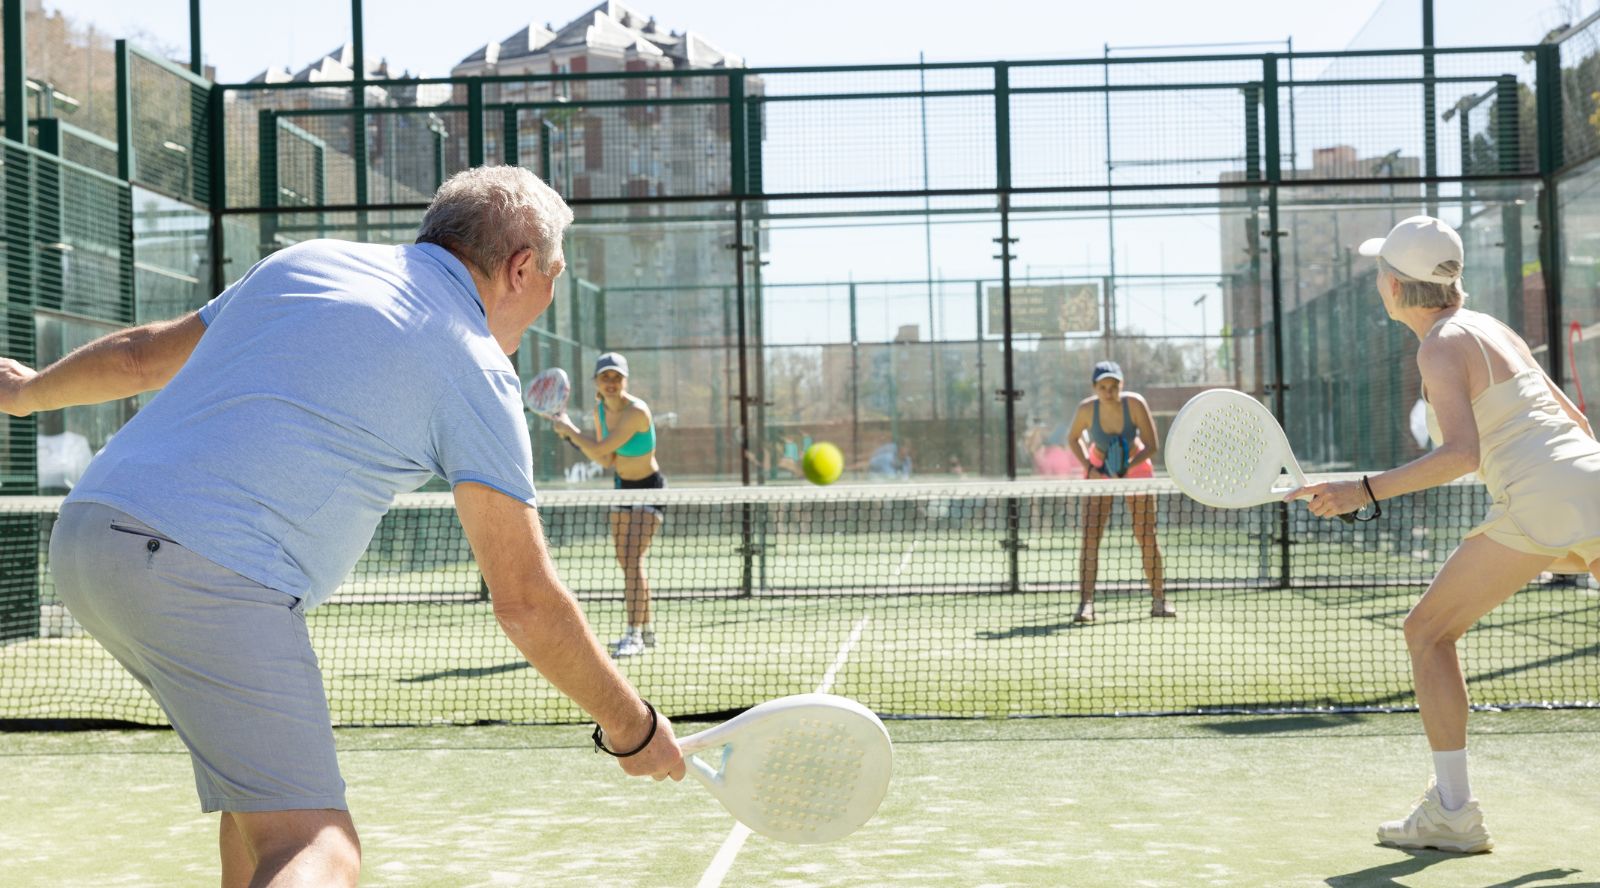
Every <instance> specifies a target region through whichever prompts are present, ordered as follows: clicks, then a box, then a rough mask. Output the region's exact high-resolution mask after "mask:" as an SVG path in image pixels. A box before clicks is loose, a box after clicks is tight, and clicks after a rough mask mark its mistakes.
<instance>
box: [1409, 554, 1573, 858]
mask: <svg viewBox="0 0 1600 888" xmlns="http://www.w3.org/2000/svg"><path fill="white" fill-rule="evenodd" d="M1550 560H1551V559H1550V558H1549V556H1546V555H1530V554H1527V553H1525V552H1519V551H1516V550H1515V549H1510V548H1507V547H1505V546H1502V545H1500V544H1499V543H1496V542H1495V541H1493V540H1491V539H1489V538H1488V537H1486V536H1483V535H1478V536H1472V537H1468V538H1467V539H1466V540H1465V541H1463V542H1462V543H1461V546H1460V548H1458V549H1456V551H1455V553H1454V554H1452V555H1451V556H1450V558H1449V559H1448V560H1447V561H1446V562H1445V564H1444V567H1443V568H1441V569H1440V570H1439V575H1438V576H1436V577H1435V578H1434V580H1433V583H1432V584H1431V585H1429V587H1428V591H1427V592H1426V593H1424V594H1423V596H1422V598H1421V600H1419V601H1418V602H1417V604H1416V607H1414V608H1412V609H1411V613H1410V614H1409V615H1407V616H1406V621H1405V635H1406V647H1407V648H1408V649H1409V650H1410V652H1411V674H1412V679H1413V681H1414V682H1415V684H1416V691H1417V709H1418V711H1419V712H1420V713H1421V715H1422V724H1423V728H1424V729H1425V730H1426V731H1427V734H1428V745H1429V746H1430V747H1432V749H1433V758H1434V774H1435V776H1434V782H1433V784H1432V785H1430V786H1429V787H1428V790H1427V792H1426V793H1425V794H1424V795H1423V797H1422V800H1421V802H1420V803H1419V804H1418V805H1417V807H1416V809H1415V810H1413V811H1412V812H1411V815H1410V816H1409V817H1407V818H1406V819H1405V820H1397V821H1390V822H1388V823H1384V824H1382V825H1380V826H1379V827H1378V840H1379V841H1380V842H1382V843H1383V844H1385V845H1396V846H1399V847H1403V848H1439V849H1441V850H1446V851H1462V852H1475V851H1487V850H1489V849H1490V848H1491V847H1493V845H1494V843H1493V841H1492V840H1491V839H1490V838H1489V831H1488V830H1487V829H1486V828H1485V827H1484V824H1483V813H1482V811H1481V810H1480V809H1479V808H1478V803H1477V800H1476V799H1474V798H1473V797H1472V787H1471V784H1470V783H1469V782H1468V780H1467V762H1466V750H1467V712H1468V698H1467V683H1466V679H1465V678H1463V677H1462V674H1461V661H1460V659H1459V658H1458V657H1457V655H1456V640H1457V639H1459V638H1461V636H1463V635H1465V634H1466V632H1467V629H1469V628H1470V627H1471V626H1472V624H1473V623H1476V622H1477V621H1478V620H1479V619H1480V618H1482V617H1483V615H1484V614H1487V613H1488V612H1489V611H1491V610H1494V609H1495V608H1496V607H1498V606H1499V605H1500V604H1501V603H1502V602H1504V601H1505V600H1506V599H1508V598H1510V597H1511V596H1512V595H1514V594H1515V593H1516V592H1517V590H1519V589H1521V588H1522V587H1523V586H1525V585H1527V583H1528V582H1529V581H1530V580H1532V579H1533V578H1534V577H1536V576H1538V575H1539V571H1541V570H1543V569H1544V568H1545V567H1547V566H1549V564H1550Z"/></svg>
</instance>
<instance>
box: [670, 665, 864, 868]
mask: <svg viewBox="0 0 1600 888" xmlns="http://www.w3.org/2000/svg"><path fill="white" fill-rule="evenodd" d="M713 732H719V733H720V734H721V736H720V737H717V738H713V745H712V747H711V748H710V749H709V750H708V751H707V752H706V754H705V755H702V756H701V757H699V758H696V759H692V760H691V761H690V771H691V773H693V774H695V776H696V777H698V778H699V779H700V780H701V782H703V783H705V784H706V785H707V786H708V787H709V788H710V789H711V791H712V792H713V793H714V794H716V796H717V798H718V799H719V800H720V801H721V802H722V804H723V806H724V807H726V808H727V809H728V812H729V813H730V814H732V815H733V816H734V817H736V818H738V820H739V821H740V822H741V823H743V824H744V825H746V826H748V827H750V829H752V830H753V831H755V832H758V833H760V834H762V835H764V836H768V837H770V838H774V839H779V840H781V841H785V842H797V843H803V844H810V843H816V842H831V841H833V840H835V839H840V838H843V837H844V836H847V835H849V834H850V833H852V832H855V830H856V829H857V828H858V827H860V826H861V825H862V824H863V823H866V822H867V821H868V820H870V819H871V818H872V815H873V814H874V813H876V812H877V810H878V805H879V804H880V803H881V802H882V801H883V797H884V795H885V794H886V793H887V792H888V790H889V777H890V772H891V770H892V768H893V759H894V753H893V747H892V745H891V744H890V742H889V734H888V732H887V731H886V730H884V727H883V723H882V722H881V721H879V720H878V717H877V716H875V715H873V714H872V713H871V712H870V711H869V710H867V709H866V708H865V707H863V706H861V705H860V704H858V703H856V702H854V701H853V700H848V699H845V698H843V697H834V696H831V695H827V694H803V695H799V696H797V697H786V698H783V699H781V700H773V701H771V702H768V703H763V704H762V705H761V706H757V707H756V708H754V709H751V710H750V711H749V712H746V713H744V714H743V715H741V716H739V717H738V718H736V719H734V720H733V721H730V722H729V723H727V724H725V725H722V726H721V727H718V728H713V729H711V731H707V732H704V733H703V734H700V735H696V736H695V737H691V738H689V739H688V740H685V741H684V747H685V749H690V748H692V747H693V746H696V745H699V744H700V743H702V742H704V741H701V740H700V738H703V737H706V736H708V735H711V734H712V733H713ZM718 740H720V741H721V743H720V744H719V743H717V742H715V741H718ZM706 758H710V759H711V762H710V763H707V762H706V761H705V759H706Z"/></svg>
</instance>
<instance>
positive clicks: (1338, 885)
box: [1326, 849, 1600, 888]
mask: <svg viewBox="0 0 1600 888" xmlns="http://www.w3.org/2000/svg"><path fill="white" fill-rule="evenodd" d="M1395 850H1396V851H1398V852H1399V853H1401V854H1404V855H1406V857H1407V859H1406V860H1397V861H1395V862H1394V863H1386V864H1383V865H1382V866H1374V867H1368V868H1367V869H1364V870H1359V871H1357V872H1353V873H1345V874H1344V875H1342V876H1330V877H1328V879H1327V880H1326V882H1327V884H1328V885H1330V886H1332V888H1405V886H1404V884H1403V883H1401V882H1397V881H1395V880H1396V879H1398V878H1400V877H1402V876H1414V875H1416V874H1417V873H1420V872H1422V871H1423V870H1425V869H1427V868H1428V867H1430V866H1433V865H1434V864H1436V863H1445V862H1448V861H1452V860H1466V859H1469V857H1468V856H1464V855H1460V854H1447V853H1445V852H1443V851H1404V850H1400V849H1395ZM1578 872H1582V870H1576V869H1571V868H1568V867H1554V868H1551V869H1547V870H1540V871H1539V872H1536V873H1528V874H1527V875H1525V876H1517V877H1516V878H1514V879H1507V880H1505V881H1503V882H1495V883H1494V884H1492V885H1485V886H1483V888H1518V886H1520V885H1532V884H1535V883H1537V882H1547V881H1552V880H1556V879H1565V878H1566V877H1568V876H1570V875H1573V874H1574V873H1578ZM1561 885H1562V886H1563V888H1600V882H1562V883H1561Z"/></svg>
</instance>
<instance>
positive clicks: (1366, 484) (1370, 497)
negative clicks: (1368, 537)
mask: <svg viewBox="0 0 1600 888" xmlns="http://www.w3.org/2000/svg"><path fill="white" fill-rule="evenodd" d="M1361 486H1362V487H1363V488H1364V489H1365V490H1366V491H1367V501H1368V502H1370V503H1371V504H1372V514H1371V515H1366V516H1362V515H1357V516H1356V520H1357V521H1372V520H1375V519H1378V518H1382V517H1383V506H1380V505H1378V497H1377V496H1375V495H1374V494H1373V492H1372V482H1371V481H1368V480H1367V476H1366V475H1362V476H1361ZM1357 511H1359V510H1357Z"/></svg>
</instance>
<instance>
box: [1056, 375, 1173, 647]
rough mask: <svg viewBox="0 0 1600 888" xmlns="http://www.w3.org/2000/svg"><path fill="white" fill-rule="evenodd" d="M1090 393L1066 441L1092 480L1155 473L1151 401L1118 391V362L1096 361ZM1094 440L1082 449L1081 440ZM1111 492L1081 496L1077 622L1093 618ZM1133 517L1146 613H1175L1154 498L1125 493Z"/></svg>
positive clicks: (1091, 620) (1138, 476)
mask: <svg viewBox="0 0 1600 888" xmlns="http://www.w3.org/2000/svg"><path fill="white" fill-rule="evenodd" d="M1090 379H1091V381H1092V382H1093V384H1094V394H1093V395H1090V396H1089V397H1087V398H1084V399H1083V400H1082V401H1081V402H1079V404H1078V409H1077V412H1076V413H1075V414H1074V415H1073V419H1072V428H1071V429H1069V430H1068V431H1067V443H1068V445H1070V446H1071V447H1072V452H1073V453H1074V454H1075V455H1076V456H1077V457H1078V459H1079V460H1080V461H1081V462H1082V463H1083V464H1084V465H1085V466H1087V467H1088V477H1089V479H1090V480H1093V479H1096V478H1153V477H1155V464H1154V463H1152V462H1151V459H1152V458H1153V457H1154V456H1155V454H1156V449H1157V447H1158V439H1157V437H1156V423H1155V419H1154V418H1153V417H1152V416H1151V415H1150V405H1149V404H1146V403H1145V400H1144V398H1143V397H1141V396H1139V395H1138V394H1135V393H1134V392H1124V391H1123V390H1122V368H1121V367H1120V366H1118V364H1117V362H1116V361H1101V362H1100V363H1098V364H1096V365H1094V372H1093V374H1092V375H1091V377H1090ZM1086 437H1087V438H1088V439H1089V440H1090V442H1091V444H1092V445H1093V447H1092V449H1091V450H1089V451H1087V452H1086V451H1085V450H1084V447H1083V439H1084V438H1086ZM1113 499H1114V497H1110V496H1091V497H1087V498H1086V499H1085V500H1084V510H1083V552H1082V554H1081V555H1080V556H1079V558H1078V598H1079V601H1078V613H1077V615H1076V616H1074V617H1073V621H1074V622H1077V623H1092V622H1094V618H1095V615H1094V586H1095V580H1096V579H1097V578H1098V577H1099V574H1100V540H1101V538H1102V537H1104V536H1105V533H1106V525H1107V524H1108V523H1110V521H1111V504H1112V501H1113ZM1123 502H1125V503H1127V506H1128V513H1129V517H1130V518H1132V521H1133V537H1134V539H1135V540H1137V541H1138V543H1139V556H1140V558H1141V560H1142V561H1143V562H1144V575H1145V579H1146V580H1148V581H1149V583H1150V616H1152V617H1175V616H1177V612H1176V611H1174V610H1173V607H1172V602H1170V601H1168V600H1167V595H1166V575H1165V570H1164V567H1163V565H1162V561H1161V544H1160V543H1159V542H1158V541H1157V540H1156V498H1155V497H1154V496H1149V495H1142V494H1132V495H1129V496H1126V497H1124V498H1123Z"/></svg>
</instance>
